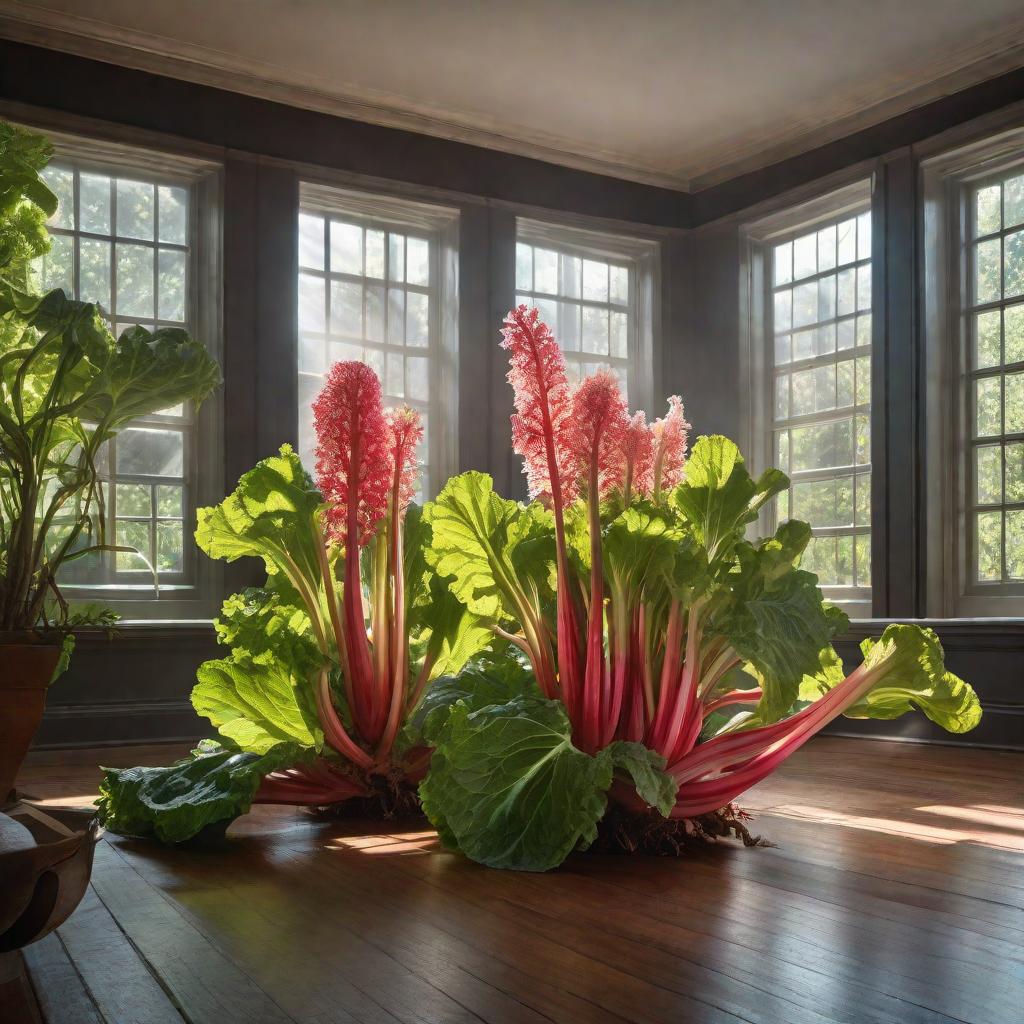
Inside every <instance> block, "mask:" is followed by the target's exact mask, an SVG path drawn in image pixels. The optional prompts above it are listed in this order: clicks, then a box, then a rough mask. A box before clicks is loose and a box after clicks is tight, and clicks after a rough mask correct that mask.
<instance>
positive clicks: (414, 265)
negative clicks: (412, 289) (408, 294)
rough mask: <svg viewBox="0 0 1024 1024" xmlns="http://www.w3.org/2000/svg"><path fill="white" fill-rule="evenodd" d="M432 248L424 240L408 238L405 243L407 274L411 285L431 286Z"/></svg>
mask: <svg viewBox="0 0 1024 1024" xmlns="http://www.w3.org/2000/svg"><path fill="white" fill-rule="evenodd" d="M429 255H430V247H429V245H428V244H427V241H426V240H425V239H423V238H411V237H410V238H408V239H406V243H405V273H406V280H407V281H408V282H409V284H418V285H423V286H424V287H425V286H426V285H428V284H430V259H429Z"/></svg>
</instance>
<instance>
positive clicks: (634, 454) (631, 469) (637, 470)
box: [622, 412, 654, 494]
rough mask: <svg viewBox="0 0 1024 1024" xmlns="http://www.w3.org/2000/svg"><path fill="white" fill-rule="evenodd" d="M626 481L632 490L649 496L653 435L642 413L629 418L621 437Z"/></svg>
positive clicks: (652, 466)
mask: <svg viewBox="0 0 1024 1024" xmlns="http://www.w3.org/2000/svg"><path fill="white" fill-rule="evenodd" d="M622 454H623V458H624V460H625V471H626V480H627V482H628V484H629V486H630V487H631V488H632V490H634V491H636V492H638V493H639V494H650V493H651V487H652V486H653V483H654V433H653V431H652V430H651V428H650V427H649V426H647V416H646V415H645V414H644V413H643V412H637V413H634V414H633V415H632V416H631V417H630V418H629V423H628V425H627V426H626V429H625V431H624V432H623V435H622Z"/></svg>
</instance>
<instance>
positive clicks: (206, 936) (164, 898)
mask: <svg viewBox="0 0 1024 1024" xmlns="http://www.w3.org/2000/svg"><path fill="white" fill-rule="evenodd" d="M103 842H104V843H105V845H106V848H107V849H108V850H110V851H112V852H113V854H114V855H115V856H116V857H117V859H118V860H119V861H120V862H121V863H122V864H123V865H125V867H127V868H128V869H129V870H131V871H132V872H133V873H134V874H135V875H137V876H138V878H139V880H140V882H141V883H142V884H143V885H145V886H146V887H147V888H148V889H150V890H152V891H153V892H154V893H156V895H157V896H159V897H160V899H161V900H162V901H163V902H164V903H165V904H166V905H167V906H168V907H169V908H170V909H171V910H172V911H173V912H174V913H176V914H177V915H178V916H179V917H181V918H182V919H183V920H185V921H186V923H188V924H189V926H190V927H192V928H193V929H194V930H195V931H196V932H197V933H198V934H199V935H201V936H202V937H203V939H204V940H205V941H206V942H207V943H209V945H210V947H211V948H212V949H213V950H214V951H215V952H217V953H219V954H220V956H222V957H223V958H224V960H225V961H226V962H227V963H229V964H230V965H231V966H232V967H233V968H234V969H235V970H236V971H237V972H238V973H239V974H240V975H241V976H242V977H243V978H245V979H246V981H248V982H249V983H250V984H251V985H252V986H253V988H254V989H255V990H256V991H258V992H261V993H262V994H263V995H264V996H265V997H266V998H267V1000H268V1001H269V1002H270V1003H271V1004H272V1005H273V1006H274V1007H276V1008H277V1010H278V1011H279V1012H280V1013H281V1015H282V1016H283V1017H285V1018H287V1019H288V1020H289V1021H292V1022H293V1024H302V1022H301V1021H296V1020H295V1018H294V1017H293V1016H292V1015H291V1014H290V1013H288V1012H286V1011H285V1010H284V1009H283V1007H281V1006H280V1005H279V1004H278V1002H277V1000H275V999H274V998H272V997H271V996H270V995H269V994H268V993H267V992H265V991H264V990H263V988H262V987H261V986H260V984H259V982H258V981H257V980H256V979H255V978H254V977H253V976H252V975H250V974H249V973H248V972H247V971H245V970H244V969H243V968H242V967H241V965H239V964H238V963H237V962H236V961H235V960H234V958H232V957H231V956H230V955H229V954H228V953H227V951H226V950H224V949H222V948H221V946H220V945H219V944H218V943H217V942H216V941H214V939H213V937H212V936H211V935H210V934H208V932H207V931H206V930H205V929H204V928H201V927H199V926H198V925H197V924H196V923H194V922H193V921H192V919H191V917H189V916H186V914H185V913H184V912H183V910H182V908H181V907H180V906H179V905H178V904H177V903H175V901H174V900H173V899H172V898H171V897H170V896H169V895H168V894H167V893H165V892H164V891H163V890H162V889H160V888H159V887H157V886H154V885H152V884H151V883H150V882H149V880H148V879H147V878H146V877H145V876H144V875H143V874H141V872H139V870H138V869H137V868H136V867H135V865H134V864H132V862H131V861H130V860H129V859H128V858H127V857H125V856H123V855H122V853H121V851H120V850H118V848H117V846H116V845H115V844H113V843H109V842H107V841H106V840H103ZM97 896H99V892H98V891H97ZM100 902H102V903H103V904H104V906H105V907H106V909H107V912H108V913H109V914H110V916H111V917H113V918H114V920H115V921H117V917H116V916H115V915H114V912H113V911H112V910H111V909H110V907H109V906H108V905H107V904H106V903H105V901H103V899H102V897H100ZM117 925H118V928H121V931H122V932H123V933H124V935H125V937H126V938H127V940H128V942H129V943H131V945H132V947H133V948H134V949H136V950H137V952H138V954H139V956H140V958H141V959H142V960H143V962H144V963H145V964H146V967H147V968H148V969H149V970H150V972H151V973H152V974H153V975H154V976H155V977H156V978H157V981H158V982H159V984H160V987H161V988H163V989H164V990H165V991H166V992H167V995H168V998H169V999H170V1000H171V1002H172V1003H173V1004H174V1006H175V1007H176V1008H178V1010H179V1012H181V1013H182V1016H183V1017H184V1019H185V1021H186V1024H195V1022H194V1021H193V1020H192V1019H191V1017H189V1016H187V1015H186V1014H185V1013H184V1011H183V1010H182V1008H181V1005H180V1002H179V1000H178V999H176V998H175V997H174V995H173V993H172V992H171V991H170V990H169V989H168V987H167V985H166V984H165V983H164V981H163V979H162V978H161V977H160V975H159V972H158V970H157V969H156V966H155V965H154V964H152V963H151V962H150V960H149V958H148V957H147V956H145V954H144V953H143V952H142V950H141V949H140V948H139V946H138V944H137V943H136V942H135V940H134V939H133V938H132V937H131V935H129V934H128V933H127V932H125V931H124V929H123V928H122V927H121V923H120V922H119V921H117ZM254 1024H255V1022H254Z"/></svg>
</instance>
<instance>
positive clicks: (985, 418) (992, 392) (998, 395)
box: [974, 377, 1003, 437]
mask: <svg viewBox="0 0 1024 1024" xmlns="http://www.w3.org/2000/svg"><path fill="white" fill-rule="evenodd" d="M1002 390H1003V389H1002V385H1001V381H1000V378H999V377H983V378H982V379H981V380H979V381H976V382H975V402H974V436H975V437H994V436H995V435H996V434H1000V433H1002V425H1003V418H1002V398H1003V395H1002Z"/></svg>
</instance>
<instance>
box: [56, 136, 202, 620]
mask: <svg viewBox="0 0 1024 1024" xmlns="http://www.w3.org/2000/svg"><path fill="white" fill-rule="evenodd" d="M55 152H56V156H55V158H54V160H53V162H52V163H51V164H50V165H49V166H48V167H47V168H46V169H45V171H44V172H43V177H44V178H45V179H46V181H47V184H48V185H49V186H50V188H51V189H52V190H53V191H54V192H55V193H56V195H57V196H58V200H59V204H58V208H57V212H56V213H55V214H54V216H53V217H52V218H51V220H50V223H49V230H50V235H51V241H52V249H51V251H50V252H49V253H48V254H47V255H45V256H43V257H41V258H40V259H39V260H38V261H37V267H36V270H37V273H38V284H39V285H40V286H41V287H42V288H43V289H46V290H49V289H52V288H63V289H64V291H65V292H67V293H68V294H69V295H73V296H75V297H76V298H80V299H83V300H87V301H91V302H96V303H97V304H98V305H99V307H100V308H101V310H102V313H103V315H104V317H105V319H106V320H107V322H108V324H109V326H110V329H111V331H112V332H113V333H114V335H115V337H117V336H120V334H121V332H122V331H124V330H125V329H127V328H129V327H131V326H134V325H141V326H143V327H146V328H148V329H149V330H154V329H155V328H157V327H179V328H183V329H185V330H186V331H188V332H189V333H190V334H191V335H192V336H194V337H199V338H202V339H203V340H205V341H207V343H208V344H209V343H212V342H213V340H214V336H215V335H216V333H217V330H216V326H215V325H216V321H217V314H216V311H215V310H214V309H213V305H214V304H213V302H212V295H211V294H210V293H211V291H212V285H213V280H212V278H215V277H216V274H215V273H213V274H208V273H207V272H206V270H207V268H208V266H209V261H210V260H216V258H217V256H216V254H214V253H212V252H206V253H204V254H203V257H202V259H200V254H199V252H198V246H197V238H198V237H199V234H200V231H205V230H206V228H207V227H208V224H207V221H208V217H207V211H206V207H207V205H208V203H207V199H206V196H207V192H208V190H209V189H210V188H211V187H213V186H212V185H211V181H212V177H211V176H212V175H213V173H214V171H215V168H213V167H212V166H211V165H206V164H200V163H199V162H193V161H180V162H179V161H178V160H176V159H175V158H169V157H168V158H164V157H162V156H158V155H157V154H153V153H149V152H146V153H139V152H134V151H130V152H128V151H125V150H124V149H123V148H121V147H112V146H108V145H105V144H103V143H101V142H98V141H97V142H94V141H92V140H90V141H89V142H88V143H87V142H85V141H82V140H61V139H60V138H58V141H57V146H56V150H55ZM204 180H205V182H206V184H205V185H203V184H202V183H203V182H204ZM200 268H202V275H201V276H202V277H203V278H204V279H203V280H202V281H201V282H200V281H197V277H199V276H200ZM207 404H208V405H210V406H212V405H213V404H214V401H213V400H212V399H211V400H210V401H209V402H208V403H207ZM202 418H203V420H204V421H206V422H205V423H204V425H205V426H206V427H207V430H206V431H205V434H204V446H205V447H207V448H208V451H209V453H210V454H208V455H207V457H206V458H205V459H204V458H201V457H200V455H199V448H200V445H199V441H198V433H199V431H200V422H199V421H200V417H199V416H197V414H196V411H195V410H194V409H193V408H191V407H190V406H189V405H188V404H185V405H180V406H177V407H174V408H170V409H165V410H163V411H162V412H161V413H159V414H156V415H152V416H147V417H144V418H142V419H139V420H137V421H135V422H133V424H132V425H131V426H130V427H127V428H125V429H123V430H122V431H121V432H120V433H119V434H118V436H117V437H116V438H114V439H112V440H111V441H110V442H109V443H108V444H107V445H106V446H105V448H104V450H103V452H102V456H101V464H100V471H101V474H102V477H103V479H104V485H103V500H104V511H105V516H106V521H107V523H108V539H110V540H111V541H113V542H114V543H117V544H121V545H126V546H131V547H134V548H136V549H137V550H138V551H139V552H140V553H141V555H138V554H134V553H129V552H117V553H114V552H99V553H96V554H94V555H91V556H88V557H86V558H83V559H80V560H78V561H76V562H74V563H71V564H70V565H69V566H68V567H67V570H66V573H65V577H66V578H65V580H64V582H65V584H66V585H67V586H69V587H71V588H74V589H79V590H86V591H87V590H92V589H97V590H98V589H102V591H103V595H102V596H103V599H104V600H105V601H107V600H111V599H112V600H113V602H114V603H115V604H116V603H117V601H118V599H119V598H123V599H125V600H128V601H134V603H133V605H132V607H131V611H130V612H129V611H127V610H125V609H120V610H122V611H123V612H124V613H125V614H144V615H147V616H149V617H152V616H154V615H156V614H158V612H159V614H160V615H161V616H162V617H163V616H166V617H179V616H180V615H181V614H182V609H181V608H178V607H177V606H176V605H175V604H174V601H175V598H195V597H197V596H199V595H198V593H197V590H196V588H197V584H198V582H199V576H200V575H201V574H202V573H201V571H200V570H199V569H198V566H197V563H198V559H197V558H196V556H195V555H196V553H195V550H194V545H193V543H192V540H191V537H192V524H193V523H194V521H195V508H196V506H197V504H199V502H200V501H209V500H216V497H217V490H216V487H215V486H211V485H210V480H211V478H212V477H214V476H215V471H213V472H205V473H203V474H202V475H203V477H204V479H203V480H202V481H201V480H200V475H201V470H202V469H203V467H204V466H205V467H206V468H207V469H210V468H211V467H210V463H211V461H212V460H215V459H216V453H217V445H216V444H215V443H214V438H213V437H208V436H206V435H208V434H209V433H210V432H211V429H210V428H213V427H214V424H213V423H210V422H208V421H209V413H205V414H204V416H203V417H202ZM207 442H209V444H207ZM200 491H203V493H202V494H200V493H199V492H200ZM154 568H155V569H156V570H157V574H158V581H159V589H160V604H159V608H157V607H155V606H154V608H153V609H149V610H146V609H143V608H140V607H139V605H140V602H142V601H152V599H153V598H154V597H156V596H157V595H156V592H155V590H154V584H153V571H152V570H153V569H154Z"/></svg>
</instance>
